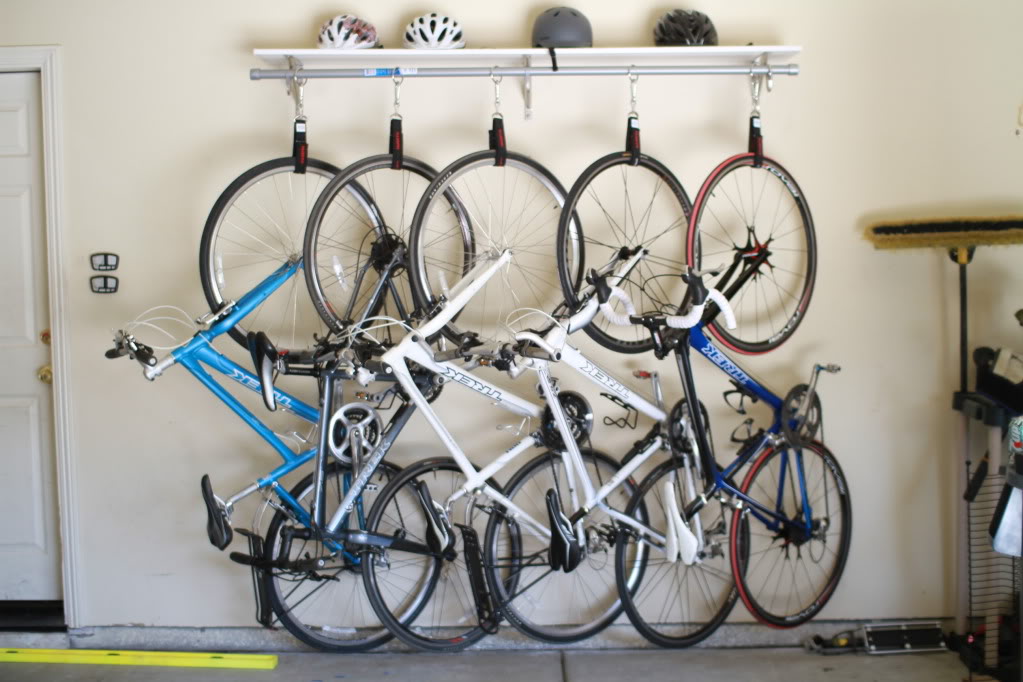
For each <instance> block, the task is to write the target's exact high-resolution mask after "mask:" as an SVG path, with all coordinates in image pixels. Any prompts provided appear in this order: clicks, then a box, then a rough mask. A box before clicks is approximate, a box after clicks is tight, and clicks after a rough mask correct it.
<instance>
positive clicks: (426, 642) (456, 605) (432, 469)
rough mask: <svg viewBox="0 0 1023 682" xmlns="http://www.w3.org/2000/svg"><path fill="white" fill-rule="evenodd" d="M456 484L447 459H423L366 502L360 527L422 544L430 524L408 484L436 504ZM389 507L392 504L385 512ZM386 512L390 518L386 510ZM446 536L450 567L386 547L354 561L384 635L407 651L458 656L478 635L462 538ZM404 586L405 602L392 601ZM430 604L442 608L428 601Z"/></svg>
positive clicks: (460, 478) (457, 476)
mask: <svg viewBox="0 0 1023 682" xmlns="http://www.w3.org/2000/svg"><path fill="white" fill-rule="evenodd" d="M464 478H465V477H464V474H462V471H461V469H459V467H458V465H457V464H456V463H455V461H454V460H452V459H448V458H444V459H431V460H424V461H422V462H419V463H418V464H414V465H412V466H410V467H407V468H406V469H405V470H404V471H403V472H402V473H401V474H399V475H398V476H397V477H395V478H394V480H392V481H391V482H390V483H389V484H388V485H387V487H386V488H385V489H384V490H383V491H382V492H381V493H380V495H379V497H378V498H377V500H376V502H374V504H373V509H372V510H371V511H370V515H369V520H368V522H367V524H368V529H369V531H370V532H374V533H381V534H383V535H396V536H398V537H402V538H405V539H411V540H414V541H416V542H419V543H423V544H426V543H427V540H426V533H427V532H428V527H429V523H430V521H429V520H428V518H427V515H426V514H425V512H424V510H423V508H422V504H421V503H420V501H419V498H418V497H417V495H416V492H415V488H414V486H413V484H414V483H416V482H423V483H426V484H427V486H428V487H429V489H430V492H431V495H432V497H433V500H434V501H436V502H438V503H443V502H444V500H445V498H446V495H447V494H450V493H451V492H454V490H455V489H456V488H457V487H458V486H459V485H461V483H462V482H464ZM492 485H493V484H492ZM494 487H495V488H496V485H494ZM392 501H397V502H395V503H394V504H393V505H392ZM460 503H462V504H470V505H471V504H473V501H472V496H471V495H470V496H463V497H462V498H461V500H460ZM389 505H392V506H393V508H394V511H389V509H388V507H389ZM458 511H459V513H458V514H453V515H452V516H453V517H455V518H458V519H461V512H466V510H465V509H459V510H458ZM467 513H468V512H467ZM454 535H455V544H454V549H455V557H456V558H455V559H454V560H452V561H447V560H445V559H443V558H442V557H440V556H434V557H430V556H427V555H425V554H412V553H410V552H401V551H399V550H395V549H393V548H390V549H387V550H383V551H380V550H367V551H366V552H364V553H363V555H362V556H363V577H364V583H365V587H366V594H367V595H368V597H369V601H370V604H372V606H373V610H374V611H375V612H376V614H377V616H378V617H379V618H380V620H381V622H382V623H383V624H384V625H385V626H387V629H388V630H390V631H391V632H392V633H393V634H394V635H395V636H396V637H397V638H398V639H400V640H401V641H402V642H404V643H405V644H407V645H408V646H411V647H413V648H416V649H421V650H423V651H435V652H454V651H461V650H462V649H465V648H467V647H469V646H472V645H473V644H475V643H476V642H478V641H479V640H480V639H482V638H483V637H484V635H486V632H485V631H484V630H483V628H481V627H480V626H479V624H478V621H477V619H476V606H475V600H474V599H473V598H472V596H471V595H472V593H471V588H470V587H469V578H468V572H467V569H466V565H465V559H464V553H463V546H462V534H461V532H460V531H458V530H457V529H456V530H455V531H454ZM416 557H420V558H419V559H417V558H416ZM417 561H418V562H419V563H421V564H422V569H420V568H419V567H417V566H416V565H415V564H414V562H417ZM392 569H393V571H394V572H393V573H392ZM408 569H410V570H408ZM410 576H411V577H410ZM409 584H411V586H412V587H411V590H412V598H411V599H409V598H408V597H407V596H404V595H399V594H397V591H398V590H399V589H402V588H401V587H400V586H401V585H409ZM434 597H437V599H439V600H442V601H441V602H437V601H434ZM448 597H451V598H452V600H448ZM467 623H475V624H467Z"/></svg>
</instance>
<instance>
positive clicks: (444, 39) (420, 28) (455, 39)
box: [405, 12, 465, 50]
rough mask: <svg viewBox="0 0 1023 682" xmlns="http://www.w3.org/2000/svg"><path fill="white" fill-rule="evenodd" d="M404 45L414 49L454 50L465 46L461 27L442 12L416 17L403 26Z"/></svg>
mask: <svg viewBox="0 0 1023 682" xmlns="http://www.w3.org/2000/svg"><path fill="white" fill-rule="evenodd" d="M405 47H409V48H413V49H416V50H454V49H457V48H460V47H465V39H464V38H463V37H462V27H461V26H459V25H458V22H457V21H455V20H454V19H452V18H451V17H449V16H447V15H444V14H437V13H436V12H432V13H430V14H424V15H423V16H421V17H416V18H415V19H413V20H412V21H410V22H409V25H408V26H406V27H405Z"/></svg>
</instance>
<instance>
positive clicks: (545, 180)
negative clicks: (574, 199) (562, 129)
mask: <svg viewBox="0 0 1023 682" xmlns="http://www.w3.org/2000/svg"><path fill="white" fill-rule="evenodd" d="M444 193H450V194H452V195H454V197H455V198H456V199H457V201H458V203H459V205H461V206H463V207H465V209H466V214H467V218H468V225H463V226H461V227H460V228H458V230H457V231H456V228H455V227H452V224H451V221H450V219H449V217H448V216H447V215H446V213H445V212H444V211H440V212H438V211H437V208H438V204H439V201H440V199H439V197H440V196H442V195H443V194H444ZM492 194H493V196H492ZM481 195H483V196H482V197H481ZM498 195H499V198H498ZM565 196H566V193H565V189H564V187H563V186H562V185H561V183H560V182H559V181H558V179H557V178H556V177H554V175H553V174H552V173H551V172H550V171H548V170H547V169H546V168H544V167H543V166H542V165H540V164H539V163H538V162H536V161H534V160H533V159H530V158H529V157H527V156H523V155H522V154H516V153H514V152H508V155H507V161H506V163H505V165H503V166H495V165H494V152H493V151H479V152H475V153H472V154H468V155H466V156H464V157H462V158H460V159H458V160H456V161H455V162H453V163H451V164H450V165H448V166H447V167H446V168H444V169H443V170H441V171H440V172H439V173H438V174H437V177H436V178H435V179H434V181H433V182H432V183H431V184H430V186H429V187H428V188H427V190H426V192H425V193H424V194H423V198H422V200H421V201H420V202H419V206H417V207H416V214H415V218H414V219H413V225H412V232H411V235H410V238H409V242H410V244H409V249H410V256H411V263H410V265H411V280H412V292H413V296H414V297H415V301H416V304H417V306H419V308H420V309H421V310H423V311H431V310H433V309H435V307H436V306H437V304H438V303H439V302H440V298H441V296H444V295H445V294H446V293H447V291H448V290H450V289H451V288H453V287H454V285H455V284H456V283H457V282H458V281H459V280H460V279H461V278H462V276H463V275H465V274H466V273H467V272H469V270H470V269H471V268H472V267H473V266H475V265H476V264H477V263H478V262H483V261H486V260H492V259H493V258H495V257H496V256H497V255H498V254H499V253H500V252H501V251H502V250H504V249H506V248H509V249H511V250H512V260H511V262H510V263H509V264H508V265H506V266H505V268H504V269H503V271H502V272H501V273H499V274H497V275H495V276H494V277H493V278H492V279H491V280H490V281H489V282H488V283H487V284H486V286H485V287H483V289H482V290H480V292H479V293H478V294H477V295H476V296H475V297H473V299H472V300H471V301H470V302H469V304H468V305H467V306H465V307H464V308H463V309H462V310H461V312H460V313H459V314H458V316H457V317H456V318H455V320H453V321H452V322H450V323H448V325H446V326H445V328H444V330H443V333H444V335H445V336H446V337H447V338H449V339H451V340H453V341H455V342H456V343H457V342H460V341H461V340H462V339H463V335H464V334H465V333H466V332H475V333H476V334H477V335H478V336H479V337H480V338H481V339H483V340H485V341H507V340H510V339H509V338H508V334H507V333H506V331H505V324H506V323H507V322H508V320H507V316H508V314H509V313H511V311H513V310H520V309H526V308H531V309H535V310H539V311H541V312H543V313H548V312H550V311H551V310H553V309H554V308H555V307H556V306H557V305H558V304H559V303H560V302H561V296H560V287H559V286H558V284H557V275H556V273H555V270H556V266H555V263H554V260H553V259H551V257H550V256H551V254H552V253H555V252H556V248H555V244H554V242H555V240H556V239H557V229H556V226H557V221H558V217H559V215H558V214H559V213H560V211H561V208H562V206H563V205H564V203H565ZM495 202H496V203H495ZM513 206H514V208H513ZM456 322H457V324H456Z"/></svg>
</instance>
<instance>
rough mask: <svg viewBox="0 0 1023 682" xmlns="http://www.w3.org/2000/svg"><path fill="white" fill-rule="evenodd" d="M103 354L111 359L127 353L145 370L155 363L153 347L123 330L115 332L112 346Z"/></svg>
mask: <svg viewBox="0 0 1023 682" xmlns="http://www.w3.org/2000/svg"><path fill="white" fill-rule="evenodd" d="M104 355H106V357H108V358H110V359H111V360H112V359H114V358H119V357H121V356H123V355H127V356H128V357H130V358H131V359H132V360H135V361H136V362H138V363H139V364H140V365H142V366H143V367H144V368H145V369H147V370H148V369H150V368H152V367H155V366H156V363H157V360H156V354H155V353H154V352H153V349H152V348H151V347H149V346H147V345H146V344H144V343H139V341H138V340H136V339H135V337H134V336H132V335H131V334H128V333H126V332H125V331H124V330H119V331H118V332H117V335H116V336H115V337H114V347H113V348H111V349H110V350H108V351H107V352H106V353H104Z"/></svg>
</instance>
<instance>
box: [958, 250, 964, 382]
mask: <svg viewBox="0 0 1023 682" xmlns="http://www.w3.org/2000/svg"><path fill="white" fill-rule="evenodd" d="M961 250H965V249H961ZM958 263H959V390H960V391H961V392H962V393H966V263H964V262H963V260H962V256H960V257H959V259H958Z"/></svg>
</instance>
